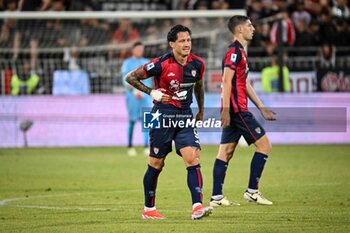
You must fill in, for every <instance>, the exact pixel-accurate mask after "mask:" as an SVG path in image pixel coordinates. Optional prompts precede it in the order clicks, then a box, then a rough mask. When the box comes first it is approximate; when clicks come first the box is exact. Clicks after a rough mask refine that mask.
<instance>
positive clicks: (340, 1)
mask: <svg viewBox="0 0 350 233" xmlns="http://www.w3.org/2000/svg"><path fill="white" fill-rule="evenodd" d="M332 15H334V16H336V17H339V18H344V19H346V18H349V16H350V13H349V9H348V7H347V6H346V1H345V0H336V1H335V5H334V6H333V8H332Z"/></svg>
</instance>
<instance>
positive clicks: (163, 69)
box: [126, 25, 212, 219]
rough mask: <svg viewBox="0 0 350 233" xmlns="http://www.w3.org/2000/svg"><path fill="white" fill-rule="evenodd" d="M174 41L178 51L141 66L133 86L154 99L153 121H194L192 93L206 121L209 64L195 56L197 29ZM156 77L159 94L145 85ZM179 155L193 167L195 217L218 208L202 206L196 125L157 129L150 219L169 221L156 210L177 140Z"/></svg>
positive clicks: (148, 190) (149, 182) (149, 181)
mask: <svg viewBox="0 0 350 233" xmlns="http://www.w3.org/2000/svg"><path fill="white" fill-rule="evenodd" d="M167 40H168V43H169V45H170V47H171V49H172V51H171V52H170V53H167V54H165V55H163V56H161V57H158V58H155V59H153V60H151V62H149V63H147V64H145V65H144V66H141V67H139V68H137V69H135V70H133V71H131V72H130V73H129V74H128V75H127V78H126V80H127V82H128V83H129V84H130V85H132V86H134V87H135V88H137V89H138V90H140V91H142V92H145V93H147V94H149V95H150V96H151V97H152V98H153V100H154V106H153V109H152V115H153V118H152V119H153V120H155V119H157V118H158V117H160V116H161V115H162V114H163V115H164V116H165V115H166V116H180V119H181V120H187V119H190V118H191V119H192V115H193V114H192V111H191V108H190V105H191V103H192V93H193V90H194V94H195V97H196V100H197V104H198V109H199V110H198V113H197V115H196V120H203V111H204V90H203V81H202V77H203V72H204V68H205V65H204V62H203V60H202V59H201V58H199V57H197V56H196V55H194V54H193V53H191V47H192V44H191V31H190V29H189V28H187V27H185V26H182V25H176V26H174V27H173V28H171V30H170V31H169V32H168V35H167ZM152 76H153V77H154V86H155V88H156V89H155V90H152V89H151V88H150V87H148V86H146V85H144V84H143V83H142V82H141V80H143V79H147V78H149V77H152ZM173 140H174V142H175V147H176V152H177V154H179V155H180V156H181V157H182V158H183V160H184V162H185V165H186V167H187V184H188V187H189V189H190V192H191V196H192V219H200V218H202V217H205V216H208V215H209V214H210V213H211V211H212V207H203V206H202V187H203V179H202V174H201V169H200V163H199V157H200V156H199V151H200V144H199V139H198V134H197V131H196V128H195V127H180V124H179V125H177V126H174V127H171V128H162V127H160V128H151V130H150V159H149V165H148V169H147V171H146V173H145V176H144V179H143V185H144V195H145V206H144V210H143V213H142V217H143V218H144V219H164V218H165V217H164V216H162V215H161V214H159V213H158V211H157V210H156V206H155V195H156V187H157V180H158V176H159V174H160V172H161V171H162V168H163V167H164V161H165V158H166V156H167V154H168V153H170V152H171V151H172V141H173Z"/></svg>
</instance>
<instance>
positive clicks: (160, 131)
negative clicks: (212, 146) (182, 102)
mask: <svg viewBox="0 0 350 233" xmlns="http://www.w3.org/2000/svg"><path fill="white" fill-rule="evenodd" d="M157 110H159V112H160V113H161V114H162V116H161V119H165V120H166V121H167V122H168V119H169V118H168V117H166V116H179V117H176V119H175V120H176V121H178V122H179V121H184V122H186V121H187V120H191V119H192V118H193V113H192V110H191V109H190V108H189V109H184V110H183V109H177V108H176V107H174V106H172V105H166V104H157V105H155V106H154V107H153V109H152V113H154V112H156V111H157ZM168 126H169V124H168V125H167V126H166V127H163V125H162V126H161V127H160V128H152V129H150V133H149V135H150V156H152V157H156V158H164V157H165V156H167V154H169V153H170V152H171V151H172V141H174V142H175V148H176V153H177V154H178V155H180V156H181V153H180V149H182V148H184V147H187V146H190V147H196V148H198V149H200V142H199V137H198V133H197V129H196V128H195V127H192V126H191V125H190V126H189V127H180V126H176V127H174V126H171V127H168Z"/></svg>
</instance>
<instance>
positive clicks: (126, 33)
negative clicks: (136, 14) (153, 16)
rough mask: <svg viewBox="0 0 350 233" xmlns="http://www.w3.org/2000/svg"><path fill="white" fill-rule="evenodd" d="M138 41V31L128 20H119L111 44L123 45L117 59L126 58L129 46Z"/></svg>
mask: <svg viewBox="0 0 350 233" xmlns="http://www.w3.org/2000/svg"><path fill="white" fill-rule="evenodd" d="M139 39H140V34H139V32H138V30H137V29H136V28H135V27H134V26H133V25H132V22H131V20H130V19H121V20H120V22H119V26H118V28H117V30H115V32H114V34H113V38H112V43H113V44H118V45H119V46H120V45H123V44H124V45H123V46H121V50H120V52H119V56H118V57H119V58H126V57H128V56H129V54H128V51H129V49H130V47H131V44H132V43H134V42H136V41H138V40H139Z"/></svg>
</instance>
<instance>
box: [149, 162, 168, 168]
mask: <svg viewBox="0 0 350 233" xmlns="http://www.w3.org/2000/svg"><path fill="white" fill-rule="evenodd" d="M164 165H165V162H164V160H151V161H150V166H152V167H154V168H155V169H157V170H162V169H163V167H164Z"/></svg>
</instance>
